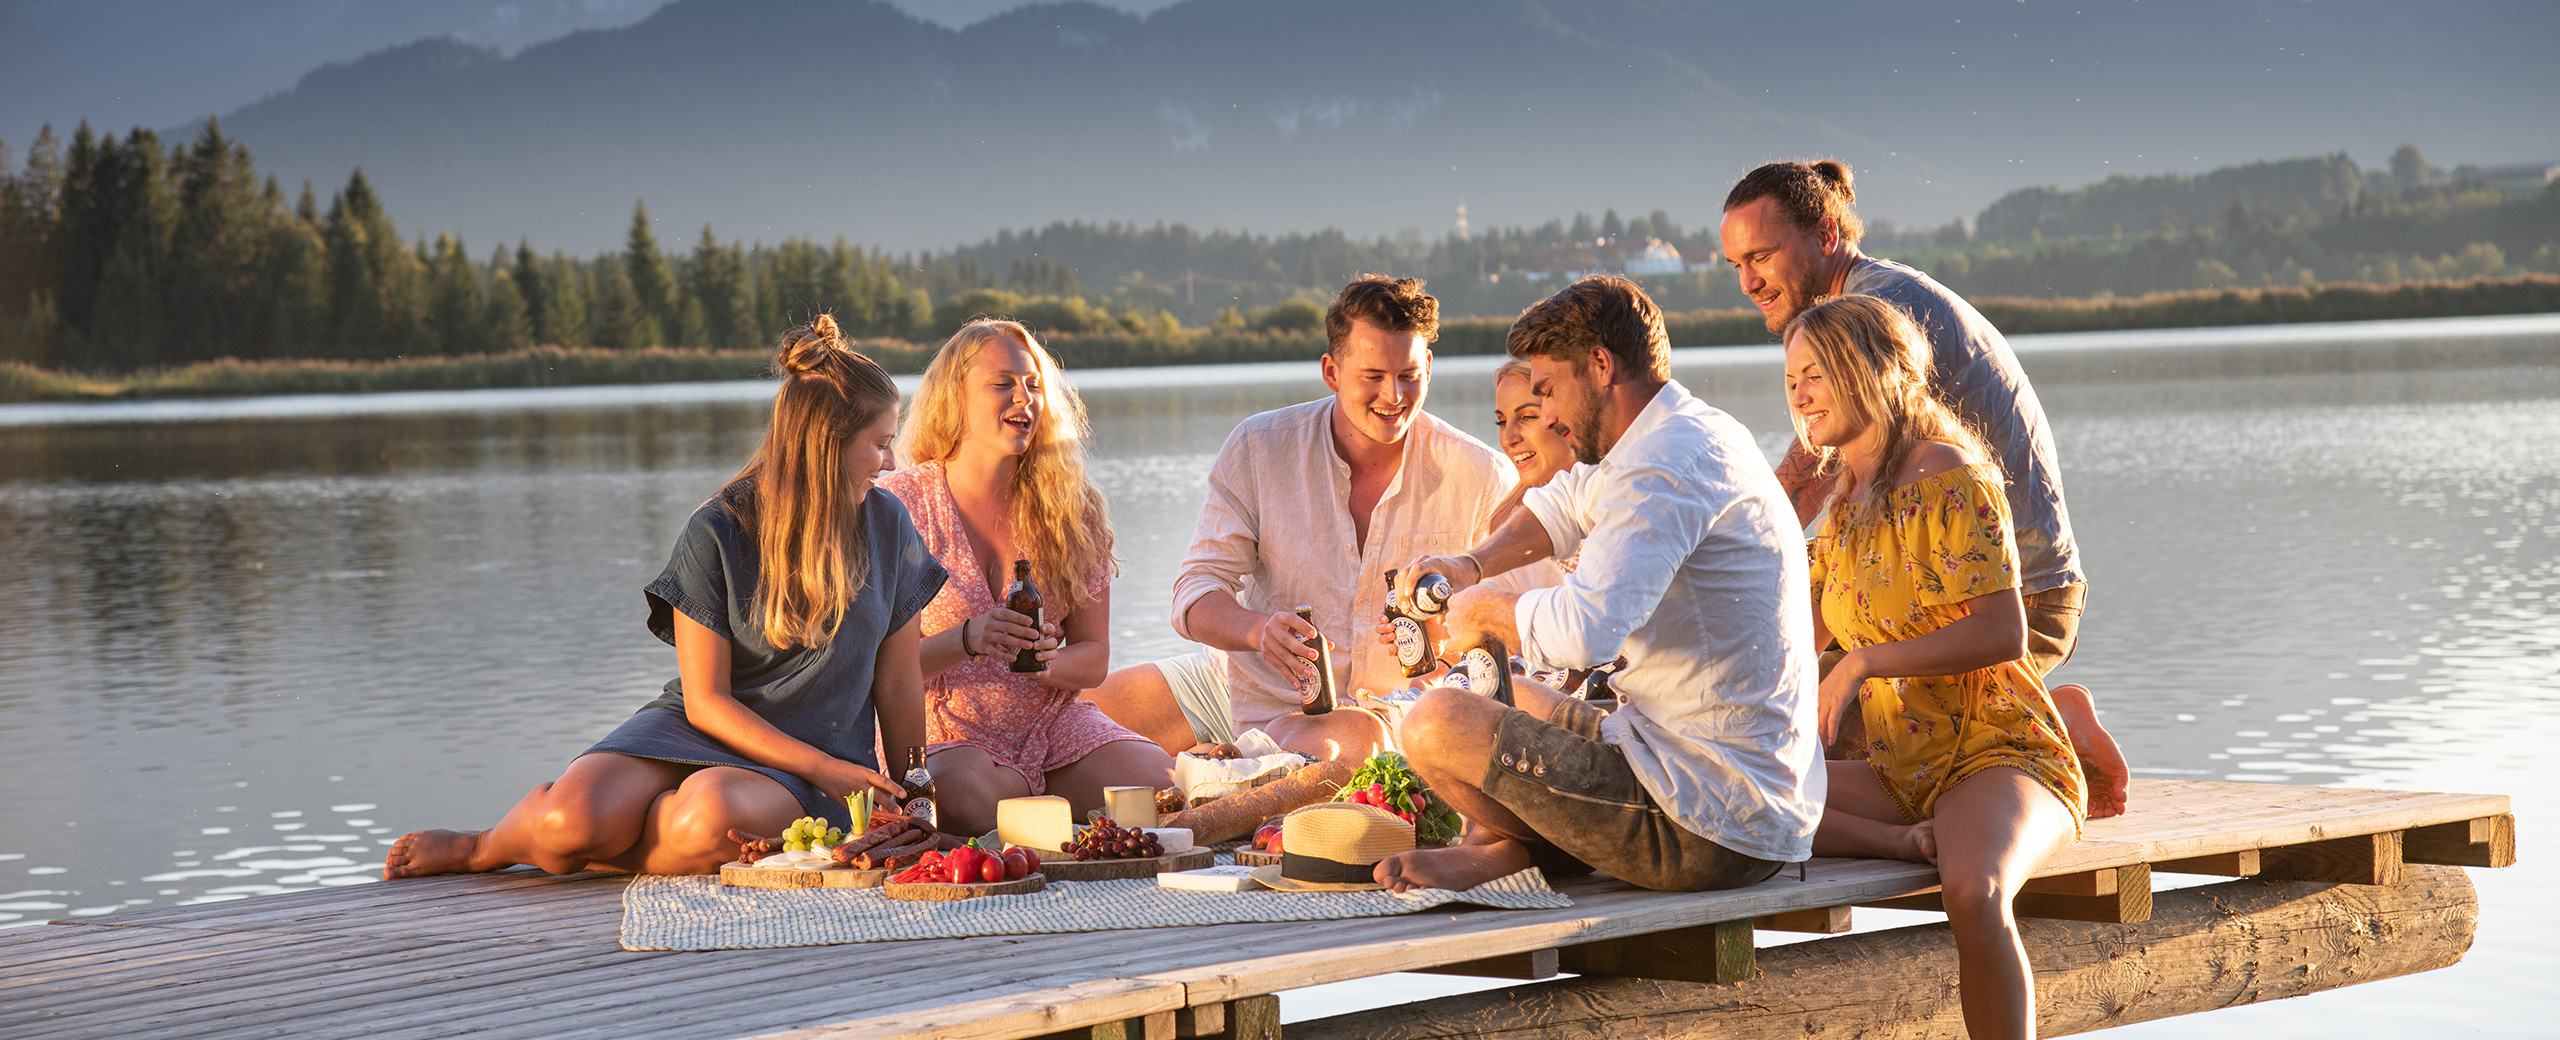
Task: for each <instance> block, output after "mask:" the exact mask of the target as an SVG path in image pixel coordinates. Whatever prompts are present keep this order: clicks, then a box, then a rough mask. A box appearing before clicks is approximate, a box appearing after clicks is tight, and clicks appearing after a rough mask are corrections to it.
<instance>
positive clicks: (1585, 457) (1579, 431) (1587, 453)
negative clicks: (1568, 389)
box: [1565, 383, 1608, 466]
mask: <svg viewBox="0 0 2560 1040" xmlns="http://www.w3.org/2000/svg"><path fill="white" fill-rule="evenodd" d="M1607 401H1608V398H1607V396H1605V395H1603V394H1602V393H1601V392H1600V388H1599V387H1596V386H1592V385H1590V384H1588V383H1586V384H1583V387H1582V414H1581V415H1579V416H1576V417H1575V420H1574V424H1573V429H1572V430H1570V431H1566V432H1565V441H1566V442H1567V443H1569V444H1572V445H1573V460H1574V461H1575V462H1579V463H1582V464H1584V465H1586V466H1597V465H1599V464H1600V456H1601V454H1602V453H1601V450H1600V407H1601V405H1602V404H1604V403H1606V402H1607Z"/></svg>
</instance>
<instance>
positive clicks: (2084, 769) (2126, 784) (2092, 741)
mask: <svg viewBox="0 0 2560 1040" xmlns="http://www.w3.org/2000/svg"><path fill="white" fill-rule="evenodd" d="M2050 693H2051V694H2052V697H2053V709H2054V711H2055V712H2057V713H2059V714H2061V716H2062V728H2063V731H2064V732H2066V733H2067V734H2069V735H2070V737H2071V750H2072V752H2073V754H2075V755H2077V756H2078V757H2079V759H2080V776H2081V780H2082V783H2083V784H2084V785H2085V786H2086V787H2087V788H2088V789H2089V818H2090V819H2092V820H2102V819H2105V818H2107V817H2109V816H2121V815H2123V814H2124V807H2125V795H2126V792H2127V791H2128V790H2130V789H2131V787H2132V785H2133V770H2132V768H2131V767H2129V766H2127V765H2126V764H2125V761H2124V751H2123V750H2122V749H2120V748H2118V747H2116V738H2115V736H2114V735H2112V734H2110V733H2108V732H2107V727H2105V726H2104V725H2101V724H2100V723H2099V722H2098V705H2097V702H2096V701H2095V700H2094V699H2093V698H2091V697H2090V696H2089V688H2088V687H2086V686H2082V685H2080V684H2079V683H2064V684H2062V685H2060V686H2056V687H2054V688H2053V689H2052V690H2051V691H2050Z"/></svg>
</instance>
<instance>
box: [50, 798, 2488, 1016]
mask: <svg viewBox="0 0 2560 1040" xmlns="http://www.w3.org/2000/svg"><path fill="white" fill-rule="evenodd" d="M2133 803H2134V805H2135V807H2136V811H2135V812H2133V813H2131V814H2128V815H2127V816H2124V817H2121V818H2118V819H2113V820H2101V821H2096V822H2094V823H2092V824H2091V825H2090V827H2089V829H2088V833H2087V836H2086V840H2085V841H2083V842H2081V843H2080V844H2078V845H2076V846H2073V847H2072V848H2071V849H2069V850H2067V851H2065V852H2064V853H2063V854H2061V855H2060V856H2058V857H2056V859H2055V860H2054V861H2053V862H2052V863H2050V864H2048V865H2047V870H2046V871H2045V874H2046V875H2047V876H2046V877H2044V878H2042V879H2040V880H2039V882H2038V883H2037V885H2036V886H2035V887H2034V889H2032V890H2031V891H2030V892H2029V893H2028V894H2027V895H2024V896H2021V897H2020V902H2019V910H2020V913H2021V914H2022V915H2025V916H2034V917H2050V918H2062V919H2069V920H2077V921H2096V922H2137V921H2142V920H2144V919H2146V918H2148V917H2150V915H2151V909H2152V885H2151V880H2152V877H2151V875H2152V874H2153V873H2154V872H2155V871H2156V872H2177V873H2200V874H2218V875H2224V876H2231V877H2243V876H2251V875H2256V876H2260V877H2267V878H2287V879H2298V880H2303V881H2315V882H2323V883H2330V884H2352V885H2379V886H2388V885H2394V884H2398V883H2399V882H2400V881H2401V879H2402V874H2403V871H2404V864H2454V865H2464V866H2504V865H2506V864H2508V863H2511V862H2513V860H2514V820H2513V817H2511V816H2510V815H2508V804H2507V799H2506V798H2505V797H2504V796H2500V795H2456V794H2427V793H2413V792H2397V791H2371V790H2354V789H2345V788H2323V787H2290V786H2276V785H2260V784H2223V783H2198V782H2183V781H2137V782H2136V784H2135V786H2134V791H2133ZM626 882H627V879H625V878H621V877H613V876H596V875H582V876H572V877H565V878H552V877H546V876H543V875H541V874H538V873H532V872H522V871H519V872H508V873H502V874H493V875H476V876H457V877H443V878H428V879H419V880H410V881H401V882H394V883H387V884H380V885H363V886H352V887H347V888H333V889H327V890H323V891H314V892H304V893H297V894H292V895H283V896H272V897H264V898H256V899H247V900H239V901H234V902H226V903H215V904H205V905H199V906H191V907H176V908H169V909H158V910H144V911H139V912H134V913H124V914H117V915H115V916H113V917H109V918H92V919H87V920H82V921H77V922H57V923H53V924H48V925H43V926H37V927H31V928H23V929H17V930H14V931H9V932H5V933H0V1037H19V1036H28V1037H38V1036H40V1037H47V1038H76V1037H101V1038H104V1037H113V1038H115V1040H159V1038H171V1040H175V1038H191V1040H192V1038H211V1037H283V1036H290V1037H341V1036H343V1037H351V1038H352V1037H363V1038H366V1040H405V1038H413V1037H414V1038H428V1037H448V1036H456V1035H466V1034H467V1035H472V1036H486V1037H582V1036H594V1037H611V1038H613V1040H638V1038H652V1037H670V1038H673V1037H688V1038H691V1037H714V1038H722V1037H754V1036H766V1035H780V1036H790V1037H793V1038H808V1040H817V1038H822V1037H823V1038H829V1040H856V1038H872V1037H881V1038H886V1037H942V1038H988V1040H1002V1038H1011V1037H1032V1036H1042V1035H1046V1034H1051V1033H1057V1032H1063V1031H1069V1030H1073V1031H1076V1033H1077V1034H1078V1035H1087V1036H1094V1037H1097V1038H1099V1037H1131V1038H1134V1037H1149V1038H1159V1037H1163V1038H1170V1037H1176V1036H1234V1037H1239V1038H1242V1037H1276V1036H1277V1035H1278V1033H1279V1025H1278V1002H1277V1000H1276V999H1275V998H1274V997H1273V996H1272V995H1273V994H1277V993H1280V992H1282V991H1284V990H1290V989H1296V988H1300V987H1304V986H1311V985H1316V984H1319V983H1326V982H1335V981H1341V980H1345V979H1355V978H1363V977H1368V976H1374V975H1381V974H1386V973H1390V972H1398V971H1434V970H1437V971H1443V972H1452V973H1457V974H1481V975H1492V976H1497V977H1516V978H1523V979H1534V978H1542V977H1545V976H1549V975H1553V974H1555V973H1557V972H1559V971H1563V972H1571V973H1577V974H1581V975H1585V976H1616V977H1641V978H1646V979H1659V980H1670V981H1674V982H1681V983H1700V984H1709V985H1713V984H1718V983H1730V982H1736V981H1740V980H1745V979H1749V978H1750V977H1751V976H1752V974H1753V962H1754V956H1755V954H1754V950H1753V944H1752V941H1751V938H1752V933H1753V931H1754V929H1755V928H1774V929H1783V930H1793V931H1815V932H1831V931H1841V930H1845V928H1846V925H1847V919H1848V912H1849V911H1848V908H1849V907H1851V906H1856V905H1890V906H1900V907H1910V908H1922V909H1925V908H1927V907H1928V906H1929V905H1930V901H1931V899H1932V898H1933V897H1932V896H1931V895H1930V893H1931V892H1933V891H1934V889H1935V884H1936V875H1935V872H1934V870H1933V869H1932V868H1930V867H1928V866H1926V865H1923V864H1908V863H1899V862H1891V861H1883V860H1816V861H1814V862H1813V863H1812V864H1811V865H1810V866H1809V868H1808V870H1807V871H1806V873H1805V877H1804V880H1798V878H1797V875H1796V872H1795V871H1792V870H1790V871H1787V872H1784V873H1783V874H1781V875H1780V876H1779V877H1777V878H1774V879H1771V880H1769V881H1767V882H1763V883H1761V884H1759V885H1755V886H1752V887H1750V888H1747V889H1739V890H1734V891H1728V892H1708V893H1656V892H1646V891H1642V890H1639V889H1635V888H1633V887H1631V886H1628V885H1625V884H1623V883H1620V882H1617V881H1615V880H1612V879H1607V878H1585V879H1577V880H1573V881H1568V882H1565V883H1562V884H1559V885H1558V886H1557V887H1558V890H1559V891H1562V892H1564V893H1565V894H1566V895H1568V896H1570V897H1571V898H1572V899H1573V901H1574V906H1573V907H1572V908H1570V909H1563V910H1532V911H1493V910H1461V911H1456V912H1450V911H1446V910H1443V911H1429V912H1424V913H1419V914H1412V915H1407V916H1403V917H1389V918H1364V919H1357V920H1349V921H1327V922H1321V923H1315V924H1304V923H1300V924H1234V925H1216V926H1206V927H1190V928H1165V929H1147V930H1140V931H1122V932H1101V933H1069V934H1058V935H1018V936H997V937H984V938H972V939H956V940H935V941H919V942H893V943H873V944H864V945H848V946H828V947H802V948H792V949H773V950H731V951H716V952H693V953H666V952H649V953H635V952H627V951H624V950H622V949H621V948H620V947H619V945H618V943H617V937H618V931H619V928H620V925H621V921H622V898H621V897H622V891H623V888H624V885H625V884H626ZM2465 891H2466V892H2467V888H2466V889H2465ZM1860 938H1863V936H1862V937H1860ZM1846 941H1849V940H1845V939H1835V940H1825V942H1846ZM2464 941H2465V943H2466V944H2467V933H2466V936H2465V939H2464ZM2452 956H2453V957H2457V958H2458V957H2459V956H2460V950H2458V949H2457V950H2454V951H2452Z"/></svg>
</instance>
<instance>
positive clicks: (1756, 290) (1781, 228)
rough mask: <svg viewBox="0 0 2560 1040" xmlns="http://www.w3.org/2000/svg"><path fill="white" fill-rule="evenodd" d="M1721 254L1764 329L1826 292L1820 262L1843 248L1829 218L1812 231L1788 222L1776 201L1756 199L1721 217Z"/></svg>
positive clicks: (1779, 323) (1827, 286) (1775, 325)
mask: <svg viewBox="0 0 2560 1040" xmlns="http://www.w3.org/2000/svg"><path fill="white" fill-rule="evenodd" d="M1718 234H1719V236H1720V237H1721V238H1722V240H1723V242H1724V258H1725V260H1726V261H1728V262H1730V263H1732V264H1733V269H1734V271H1735V272H1736V273H1737V274H1738V275H1739V276H1740V277H1741V280H1742V291H1743V292H1744V293H1745V294H1748V295H1749V296H1750V297H1751V302H1752V303H1753V304H1754V305H1756V306H1758V307H1759V308H1760V314H1761V317H1762V318H1763V319H1764V320H1766V321H1767V322H1768V324H1769V331H1771V332H1776V331H1778V330H1780V329H1784V328H1786V327H1787V322H1789V321H1792V320H1794V319H1795V316H1796V315H1798V314H1801V313H1803V312H1804V309H1805V308H1807V307H1811V306H1813V305H1814V304H1815V303H1816V302H1819V301H1820V300H1821V299H1822V297H1823V296H1825V295H1827V294H1829V292H1830V291H1831V285H1830V279H1829V278H1828V277H1826V276H1825V274H1824V270H1823V269H1824V267H1825V265H1826V264H1827V263H1828V262H1829V261H1830V260H1831V259H1832V258H1833V257H1835V256H1837V255H1839V254H1840V251H1841V250H1842V249H1843V248H1845V247H1844V246H1843V245H1842V244H1841V243H1840V238H1839V232H1838V230H1837V229H1836V228H1834V227H1833V225H1832V224H1831V223H1830V222H1829V221H1825V222H1823V224H1822V226H1821V227H1818V228H1816V229H1814V230H1812V231H1800V230H1797V228H1796V227H1795V225H1793V224H1791V223H1789V222H1788V221H1787V218H1786V213H1785V211H1783V210H1781V209H1779V208H1778V200H1777V199H1774V198H1759V199H1753V200H1752V201H1750V202H1748V203H1745V204H1743V205H1740V206H1736V207H1734V208H1733V209H1732V210H1731V211H1729V212H1727V213H1726V214H1725V215H1724V224H1723V225H1722V227H1721V229H1720V230H1719V232H1718Z"/></svg>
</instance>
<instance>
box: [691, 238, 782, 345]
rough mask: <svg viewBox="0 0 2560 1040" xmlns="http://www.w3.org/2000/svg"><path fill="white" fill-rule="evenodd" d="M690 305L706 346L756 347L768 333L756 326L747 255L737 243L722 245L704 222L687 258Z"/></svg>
mask: <svg viewBox="0 0 2560 1040" xmlns="http://www.w3.org/2000/svg"><path fill="white" fill-rule="evenodd" d="M684 270H685V290H686V292H685V295H686V296H687V297H688V308H689V309H692V310H696V311H698V313H699V319H698V320H699V321H700V322H701V330H700V331H701V336H702V338H701V339H700V340H699V341H698V342H699V344H700V345H702V346H708V347H712V348H714V349H719V350H747V349H753V348H754V347H755V346H756V345H757V344H759V343H761V342H762V341H763V339H764V337H763V336H762V335H761V334H760V330H759V329H758V328H757V327H756V326H757V322H756V318H755V293H754V286H753V284H752V283H751V282H750V281H749V280H748V278H747V263H746V257H745V255H744V254H743V253H742V252H741V251H740V250H739V248H738V247H737V246H735V245H730V246H722V245H721V244H720V242H719V240H718V239H716V238H714V237H712V234H711V225H709V224H704V225H702V240H701V241H700V242H697V243H695V244H694V247H693V256H692V257H691V258H690V259H688V260H687V261H685V267H684Z"/></svg>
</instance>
